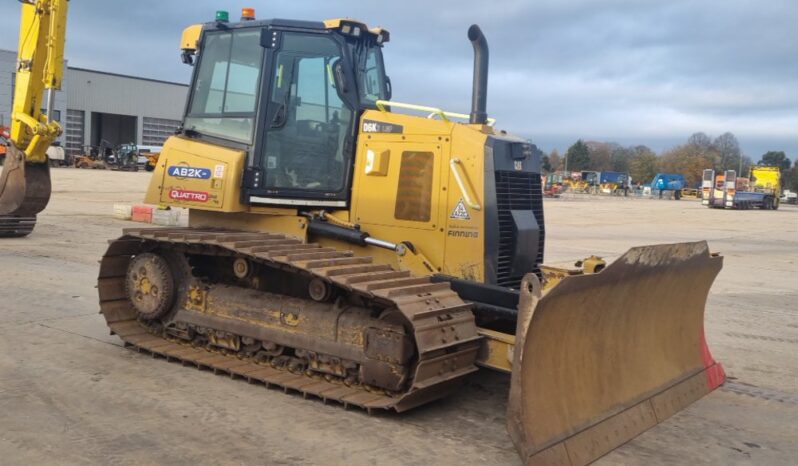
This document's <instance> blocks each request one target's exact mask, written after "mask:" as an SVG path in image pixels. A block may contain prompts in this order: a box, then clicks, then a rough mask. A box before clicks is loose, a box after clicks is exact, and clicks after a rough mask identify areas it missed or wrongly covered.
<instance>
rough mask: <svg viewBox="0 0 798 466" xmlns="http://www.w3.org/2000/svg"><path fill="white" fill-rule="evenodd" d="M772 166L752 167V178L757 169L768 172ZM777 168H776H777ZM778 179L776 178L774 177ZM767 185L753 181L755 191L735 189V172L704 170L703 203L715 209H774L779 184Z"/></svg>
mask: <svg viewBox="0 0 798 466" xmlns="http://www.w3.org/2000/svg"><path fill="white" fill-rule="evenodd" d="M770 168H772V167H760V168H755V169H752V178H754V177H755V173H756V172H757V171H758V170H759V171H767V172H770V171H771V170H770ZM777 170H778V169H777ZM776 179H777V180H778V178H776ZM778 184H779V183H778V181H777V182H776V183H775V186H773V185H768V186H767V187H762V186H759V185H757V184H756V183H754V189H755V190H756V191H738V190H737V172H735V171H734V170H726V171H725V172H724V174H723V175H718V176H717V177H716V176H715V170H704V175H703V182H702V185H701V186H702V191H703V201H702V202H703V204H704V205H705V206H707V207H710V208H717V209H738V210H749V209H762V210H776V209H778V208H779V195H780V193H779V186H778Z"/></svg>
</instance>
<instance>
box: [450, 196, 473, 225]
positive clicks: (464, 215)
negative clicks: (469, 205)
mask: <svg viewBox="0 0 798 466" xmlns="http://www.w3.org/2000/svg"><path fill="white" fill-rule="evenodd" d="M449 218H453V219H455V220H471V216H470V215H468V209H466V206H465V203H464V202H463V199H462V198H461V199H460V201H458V202H457V205H456V206H454V210H453V211H452V215H450V216H449Z"/></svg>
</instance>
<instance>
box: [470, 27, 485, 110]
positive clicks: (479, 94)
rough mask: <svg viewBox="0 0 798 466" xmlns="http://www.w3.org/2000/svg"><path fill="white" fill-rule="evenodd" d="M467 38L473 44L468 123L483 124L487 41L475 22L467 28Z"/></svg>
mask: <svg viewBox="0 0 798 466" xmlns="http://www.w3.org/2000/svg"><path fill="white" fill-rule="evenodd" d="M468 40H470V41H471V45H473V46H474V84H473V89H472V91H471V115H470V118H469V123H471V124H477V125H484V124H486V123H487V122H488V113H487V105H488V41H487V40H486V39H485V35H484V34H482V30H481V29H480V28H479V26H477V25H476V24H472V25H471V27H470V28H468Z"/></svg>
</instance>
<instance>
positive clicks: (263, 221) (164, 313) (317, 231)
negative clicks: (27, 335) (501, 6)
mask: <svg viewBox="0 0 798 466" xmlns="http://www.w3.org/2000/svg"><path fill="white" fill-rule="evenodd" d="M33 3H36V5H37V9H36V10H35V11H34V9H33V7H32V4H33ZM65 5H66V2H60V1H57V0H51V1H45V0H41V1H38V2H30V3H25V4H23V26H24V27H23V30H24V29H27V28H28V24H29V21H32V18H33V17H34V16H35V15H43V14H45V13H46V12H47V11H49V12H50V15H51V16H50V19H51V24H53V26H51V28H50V29H51V30H56V31H61V32H62V31H63V23H58V24H54V23H53V21H52V20H54V19H55V18H56V15H55V13H56V12H57V13H58V15H57V18H58V20H59V21H61V20H63V19H64V17H63V16H62V15H61V14H62V13H63V14H65V10H59V9H58V8H59V7H64V8H65ZM45 7H49V10H48V8H45ZM26 12H27V13H26ZM37 18H38V21H43V20H44V17H42V16H37ZM33 23H35V21H33ZM46 31H47V30H46V29H44V30H40V33H41V34H45V33H46ZM51 37H53V36H51ZM56 37H58V38H60V39H61V40H63V36H62V35H60V36H56ZM389 38H390V36H389V33H388V31H386V30H384V29H380V28H368V27H367V26H366V25H365V24H363V23H361V22H358V21H354V20H350V19H334V20H327V21H323V22H314V21H293V20H277V19H274V20H256V19H255V15H254V11H252V10H250V9H244V10H243V12H242V18H241V21H239V22H231V21H230V20H229V14H228V13H227V12H224V11H220V12H218V13H217V15H216V18H215V20H213V21H211V22H208V23H206V24H202V25H194V26H191V27H189V28H187V29H186V30H185V31H184V33H183V36H182V40H181V49H182V59H183V61H184V62H185V63H187V64H189V65H191V66H193V76H192V80H191V86H190V93H189V97H188V103H187V106H186V112H185V117H184V120H183V125H182V128H181V129H180V132H179V134H177V135H175V136H173V137H171V138H170V139H169V140H168V141H167V142H166V144H165V146H164V148H163V151H162V152H161V155H160V157H159V159H158V163H157V166H156V167H155V170H154V172H153V175H152V180H151V183H150V186H149V189H148V191H147V194H146V201H147V202H148V203H151V204H159V205H166V206H174V207H185V208H188V209H190V221H189V223H190V226H189V227H188V228H134V229H128V230H125V231H124V232H123V235H122V236H121V237H119V238H118V239H116V240H114V241H112V242H111V243H110V245H109V247H108V250H107V252H106V253H105V255H104V256H103V258H102V261H101V264H100V271H99V279H98V290H99V297H100V308H101V312H102V315H103V316H104V318H105V319H106V321H107V323H108V326H109V328H110V330H111V332H112V333H114V334H116V335H118V336H119V337H120V338H121V339H122V340H123V341H124V342H125V343H126V344H127V345H129V346H130V347H132V348H134V349H136V350H138V351H143V352H146V353H149V354H152V355H157V356H161V357H163V358H165V359H167V360H174V361H180V362H182V363H184V364H189V365H194V366H196V367H198V368H208V369H211V370H213V371H214V372H217V373H223V374H229V375H231V376H233V377H237V378H242V379H246V380H248V381H250V382H260V383H263V384H265V385H266V386H267V387H268V386H275V387H282V388H283V389H285V390H286V391H294V392H298V393H302V394H304V395H309V396H313V397H317V398H319V399H321V400H324V401H335V402H338V403H340V404H342V405H344V406H358V407H361V408H363V409H365V410H368V411H372V410H394V411H399V412H401V411H405V410H409V409H412V408H415V407H418V406H420V405H423V404H425V403H429V402H432V401H434V400H436V399H439V398H442V397H445V396H447V395H448V394H450V393H452V392H453V391H455V390H457V389H458V388H459V387H460V386H462V385H463V384H464V383H466V380H467V379H468V377H478V371H479V370H482V369H481V368H484V369H493V370H498V371H502V372H506V373H508V374H510V375H509V377H510V393H509V403H508V412H507V425H508V430H509V432H510V436H511V438H512V440H513V442H514V443H515V445H516V447H517V449H518V451H519V454H520V455H521V458H522V461H523V462H524V463H525V464H530V465H532V464H572V465H579V464H587V463H590V462H592V461H594V460H595V459H597V458H599V457H601V456H602V455H604V454H606V453H607V452H609V451H611V450H612V449H614V448H616V447H617V446H619V445H621V444H623V443H625V442H626V441H628V440H629V439H631V438H633V437H635V436H636V435H638V434H639V433H641V432H643V431H645V430H646V429H648V428H650V427H652V426H654V425H656V424H657V423H658V422H662V421H663V420H665V419H666V418H668V417H669V416H670V415H671V414H673V413H674V412H677V411H679V410H681V409H683V408H684V407H685V406H687V405H688V404H690V403H691V402H693V401H695V400H697V399H698V398H700V397H702V396H704V395H705V394H707V393H708V392H710V391H711V390H713V389H714V388H716V387H718V386H719V385H720V384H721V383H723V380H724V374H723V371H722V368H721V366H720V365H719V364H717V363H716V362H715V361H714V360H713V359H712V356H711V355H710V353H709V351H708V350H707V346H706V343H705V341H704V330H703V321H704V319H703V317H704V307H705V303H706V298H707V294H708V292H709V289H710V287H711V284H712V282H713V281H714V279H715V276H716V275H717V274H718V272H719V271H720V269H721V266H722V258H721V257H718V256H717V255H714V254H710V252H709V250H708V248H707V244H706V243H705V242H697V243H681V244H667V245H656V246H642V247H635V248H632V249H630V250H629V251H628V252H627V253H625V254H624V255H622V256H621V257H620V258H619V259H617V260H616V261H615V262H613V263H611V264H606V263H605V262H604V261H603V260H601V259H599V258H596V257H591V258H588V259H586V260H584V261H580V262H579V263H578V266H577V265H566V266H560V267H558V266H551V265H546V264H544V261H543V250H544V240H545V223H544V217H543V201H542V190H541V184H540V179H541V177H540V160H539V157H538V155H536V151H535V150H533V147H532V145H531V144H530V143H529V142H527V141H525V140H524V139H521V138H518V137H515V136H512V135H510V134H508V133H506V132H505V131H501V130H498V129H496V128H495V126H494V123H495V122H494V121H493V120H492V119H490V118H488V116H487V113H486V98H487V79H488V46H487V41H486V39H485V37H484V35H483V34H482V32H481V31H480V28H479V27H477V26H476V25H474V26H471V28H469V30H468V38H469V39H470V41H471V44H472V46H473V49H474V76H473V95H472V105H471V112H470V114H458V113H452V112H448V111H444V110H441V109H438V108H432V107H426V106H420V105H412V104H405V103H400V102H395V101H391V100H390V99H391V81H390V79H389V78H388V76H387V75H386V73H385V67H384V63H383V53H382V50H383V47H384V46H385V45H386V43H388V41H389ZM50 42H51V43H52V42H53V41H50ZM24 45H25V44H24V43H21V44H20V47H21V49H22V47H23V46H24ZM56 45H58V44H56ZM40 50H41V49H40ZM37 53H38V51H37ZM20 55H21V57H22V58H21V60H26V58H25V57H26V55H24V54H23V53H21V54H20ZM48 56H49V55H48ZM35 58H39V56H36V57H34V60H33V62H32V63H33V64H34V65H37V64H38V65H41V64H42V63H41V61H37V60H36V59H35ZM45 62H47V63H49V62H50V61H49V60H45ZM34 68H35V66H34ZM54 71H56V70H54ZM59 75H60V74H59V73H55V72H54V76H59ZM18 82H21V83H28V84H23V85H24V86H27V87H29V89H28V90H27V91H26V90H20V89H19V88H18V91H17V98H19V97H20V95H27V94H28V93H31V92H33V91H36V90H37V89H40V88H41V85H42V83H43V84H44V85H45V86H46V85H47V83H48V82H47V81H46V80H45V81H41V80H39V79H38V78H37V80H30V79H29V80H25V81H18ZM37 86H38V87H37ZM20 87H21V86H20ZM28 98H29V99H30V98H31V97H30V96H28ZM22 107H23V105H22V104H20V105H19V106H18V105H17V103H16V102H15V109H20V108H22ZM25 107H26V108H28V109H31V108H32V109H34V110H33V111H35V109H36V108H38V105H33V106H32V107H31V106H30V105H26V106H25ZM18 111H20V112H21V110H18ZM15 115H16V114H15ZM20 115H22V114H20ZM26 118H27V117H22V116H19V115H17V116H16V119H15V122H14V124H15V125H16V130H15V131H14V138H13V141H14V143H15V145H16V147H15V148H14V149H13V150H14V151H15V153H16V154H18V156H20V157H23V158H24V159H25V163H24V164H23V163H21V162H20V163H18V164H17V165H16V167H18V168H17V170H21V169H25V171H24V173H25V174H30V173H32V172H33V170H31V167H36V168H39V166H38V165H37V163H41V161H40V158H41V157H39V158H37V157H36V156H35V155H34V154H38V152H37V150H38V149H37V148H38V147H39V145H40V143H38V142H36V141H41V140H42V137H41V135H40V134H39V133H35V132H34V131H33V130H31V129H30V128H31V127H36V128H39V126H36V125H34V124H33V123H36V122H37V121H40V120H41V119H42V118H43V117H38V118H36V115H35V114H33V117H31V118H28V119H32V120H34V121H31V122H30V123H31V124H30V125H28V124H25V125H24V127H25V128H27V130H26V131H27V132H26V131H22V130H21V129H20V128H21V123H25V121H26ZM36 124H39V123H36ZM43 125H44V124H43ZM44 127H45V128H53V131H54V130H55V128H54V127H53V126H47V125H44ZM40 131H41V130H40ZM34 133H35V134H36V135H38V136H39V139H38V140H35V136H32V137H30V136H31V135H32V134H34ZM47 134H50V133H47ZM26 136H28V137H26ZM20 147H23V149H20ZM34 149H36V150H34ZM19 154H21V155H19ZM19 167H21V168H19ZM42 167H43V168H46V164H45V165H42ZM14 173H16V174H14ZM42 173H46V171H42ZM3 182H4V183H16V185H13V184H12V185H11V186H12V187H14V186H17V187H18V186H19V185H20V184H21V185H22V186H23V188H27V189H32V190H33V191H32V192H35V191H36V190H39V191H40V192H44V191H47V192H49V184H46V185H45V184H42V185H39V186H36V183H38V182H40V180H38V179H36V178H31V177H27V176H25V177H22V175H21V172H10V173H6V172H4V173H3ZM4 188H5V189H8V186H5V185H4ZM16 189H19V188H16ZM9 192H14V191H4V192H3V196H4V197H5V196H11V194H8V193H9ZM23 192H25V193H27V192H28V191H24V190H23ZM12 197H13V196H12ZM22 199H23V200H25V199H26V198H25V196H22ZM19 204H20V205H21V206H24V205H25V203H24V202H20V203H19ZM2 205H3V206H4V207H3V208H4V209H5V210H4V211H3V213H4V215H9V214H11V215H16V214H17V212H16V211H9V210H8V208H7V207H6V206H7V205H9V204H8V202H7V201H6V199H5V198H3V203H2ZM42 206H43V204H41V203H40V204H39V207H42ZM33 210H35V209H33ZM23 212H24V213H25V214H30V213H31V212H32V210H31V209H27V210H24V209H23Z"/></svg>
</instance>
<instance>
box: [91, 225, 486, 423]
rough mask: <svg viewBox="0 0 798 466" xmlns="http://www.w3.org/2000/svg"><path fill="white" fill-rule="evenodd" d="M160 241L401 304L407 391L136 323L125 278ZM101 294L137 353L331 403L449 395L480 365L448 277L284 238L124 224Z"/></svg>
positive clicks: (115, 330) (473, 333) (404, 404)
mask: <svg viewBox="0 0 798 466" xmlns="http://www.w3.org/2000/svg"><path fill="white" fill-rule="evenodd" d="M155 245H161V246H164V245H167V246H173V247H175V248H177V247H191V248H195V249H196V248H201V249H204V250H206V251H207V252H208V253H212V254H219V253H224V254H234V255H236V256H238V257H246V258H247V259H249V260H252V261H255V262H258V263H261V264H266V265H269V266H271V267H275V268H280V269H283V270H286V271H288V272H290V273H296V274H302V275H304V276H306V277H315V278H318V279H321V280H323V281H324V282H326V283H329V284H330V285H331V286H335V287H337V288H339V289H341V290H344V291H345V292H348V293H353V294H357V295H360V296H361V297H362V298H364V299H366V300H368V301H371V302H374V303H375V304H379V306H380V307H385V306H388V307H395V308H396V309H398V310H399V311H400V312H401V314H402V315H403V316H404V317H405V319H406V321H407V323H408V324H409V327H410V328H411V329H412V331H413V334H414V335H413V337H414V340H415V345H416V350H417V360H416V361H415V364H414V367H413V368H412V372H411V374H412V379H411V382H410V383H408V387H409V388H408V389H407V390H406V391H405V392H403V393H389V392H385V391H382V390H373V389H371V388H370V387H368V386H364V385H351V386H350V385H346V384H344V383H342V382H341V381H338V380H328V379H326V378H324V377H321V376H318V375H312V376H311V375H305V374H303V373H293V372H290V371H289V370H287V369H283V368H278V367H271V366H270V365H268V364H262V363H259V362H257V361H255V360H254V359H252V358H241V357H239V356H238V355H236V354H223V353H222V352H218V351H212V350H209V349H206V348H205V347H192V346H191V345H190V344H187V343H180V342H176V341H173V340H170V339H167V338H164V337H162V336H161V335H155V334H153V333H152V331H151V329H150V328H148V327H146V326H144V325H142V324H141V323H140V322H139V321H138V320H137V315H136V312H135V310H134V308H133V306H132V304H131V303H130V302H129V301H128V298H127V295H126V293H125V285H124V281H125V273H126V270H127V266H128V263H129V262H130V260H131V258H132V257H134V256H135V255H136V254H138V253H141V252H144V251H147V250H149V249H152V248H153V246H155ZM98 290H99V296H100V309H101V310H100V312H101V313H102V314H103V316H104V317H105V319H106V322H107V324H108V326H109V328H110V330H111V333H112V334H116V335H117V336H119V337H120V338H121V339H122V340H123V341H124V342H125V344H126V345H129V346H132V347H133V348H135V349H136V350H138V351H144V352H147V353H150V354H152V355H153V356H161V357H164V358H166V359H168V360H176V361H180V362H182V363H183V364H190V365H194V366H196V367H198V368H206V369H210V370H213V371H214V372H215V373H223V374H229V375H230V376H231V377H234V378H235V377H239V378H243V379H245V380H247V381H249V382H253V383H254V382H260V383H263V384H265V385H266V386H267V387H268V386H272V385H273V386H279V387H282V388H283V389H285V390H286V391H289V390H293V391H297V392H300V393H302V394H303V395H305V396H307V395H312V396H315V397H318V398H320V399H322V400H324V401H325V402H326V401H336V402H339V403H341V404H343V405H344V406H350V405H351V406H358V407H360V408H363V409H366V410H368V411H371V410H373V409H393V410H396V411H399V412H401V411H405V410H408V409H411V408H413V407H416V406H419V405H422V404H424V403H427V402H429V401H432V400H435V399H438V398H442V397H444V396H446V395H448V394H449V393H451V392H452V391H454V390H455V389H456V388H457V387H458V386H459V385H460V384H461V383H462V379H463V377H465V376H466V375H468V374H470V373H472V372H474V371H476V370H477V368H476V366H475V365H474V361H475V360H476V356H477V352H478V350H479V338H480V337H479V336H478V334H477V329H476V325H475V323H474V316H473V313H472V312H471V308H470V305H469V304H467V303H465V302H463V301H462V300H461V299H460V297H459V296H458V295H457V294H456V293H455V292H453V291H452V290H451V289H450V287H449V284H448V283H432V282H430V280H429V279H428V278H427V277H414V276H411V275H410V273H408V272H406V271H398V270H395V269H393V268H392V267H391V266H390V265H388V264H375V263H374V260H373V258H371V257H367V256H366V257H364V256H355V255H354V253H353V252H352V251H344V250H336V249H332V248H322V247H321V246H320V245H318V244H307V243H303V242H301V241H299V240H297V239H294V238H291V237H288V236H285V235H280V234H270V233H250V232H240V231H218V230H197V229H192V228H175V229H172V228H169V229H167V228H154V229H128V230H124V232H123V236H122V237H121V238H119V239H117V240H114V241H111V242H110V246H109V248H108V250H107V252H106V254H105V255H104V256H103V259H102V261H101V265H100V274H99V278H98Z"/></svg>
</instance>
